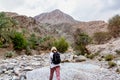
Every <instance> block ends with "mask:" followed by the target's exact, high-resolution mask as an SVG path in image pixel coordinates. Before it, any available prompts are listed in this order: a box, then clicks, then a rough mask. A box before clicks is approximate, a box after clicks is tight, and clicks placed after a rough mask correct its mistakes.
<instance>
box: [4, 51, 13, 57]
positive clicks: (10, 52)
mask: <svg viewBox="0 0 120 80" xmlns="http://www.w3.org/2000/svg"><path fill="white" fill-rule="evenodd" d="M14 54H15V52H14V51H8V52H6V53H5V57H6V58H11V57H13V55H14Z"/></svg>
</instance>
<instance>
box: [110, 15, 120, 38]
mask: <svg viewBox="0 0 120 80" xmlns="http://www.w3.org/2000/svg"><path fill="white" fill-rule="evenodd" d="M108 30H109V32H110V33H111V35H112V36H113V37H115V38H116V37H119V36H120V16H119V15H115V16H113V17H112V18H111V19H109V25H108Z"/></svg>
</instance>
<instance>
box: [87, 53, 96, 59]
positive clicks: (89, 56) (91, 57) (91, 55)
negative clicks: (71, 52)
mask: <svg viewBox="0 0 120 80" xmlns="http://www.w3.org/2000/svg"><path fill="white" fill-rule="evenodd" d="M95 56H96V55H95V54H89V55H86V57H87V58H90V59H93V58H94V57H95Z"/></svg>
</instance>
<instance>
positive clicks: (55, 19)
mask: <svg viewBox="0 0 120 80" xmlns="http://www.w3.org/2000/svg"><path fill="white" fill-rule="evenodd" d="M34 18H35V19H36V20H37V21H38V22H40V23H48V24H60V23H70V24H74V23H77V21H76V20H74V19H73V18H72V17H71V16H69V15H68V14H65V13H64V12H62V11H60V10H58V9H56V10H54V11H51V12H47V13H42V14H40V15H37V16H35V17H34Z"/></svg>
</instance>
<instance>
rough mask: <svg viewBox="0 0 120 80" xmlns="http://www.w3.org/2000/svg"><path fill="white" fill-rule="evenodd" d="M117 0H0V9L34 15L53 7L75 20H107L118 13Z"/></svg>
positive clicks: (119, 11) (119, 10) (119, 9)
mask: <svg viewBox="0 0 120 80" xmlns="http://www.w3.org/2000/svg"><path fill="white" fill-rule="evenodd" d="M119 2H120V1H119V0H0V11H10V12H17V13H19V14H23V15H27V16H35V15H38V14H40V13H43V12H49V11H52V10H54V9H60V10H61V11H63V12H65V13H67V14H69V15H71V16H72V17H74V18H75V19H77V20H82V21H89V20H107V19H109V18H110V17H111V16H113V15H115V14H118V13H120V8H119V7H120V6H119Z"/></svg>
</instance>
